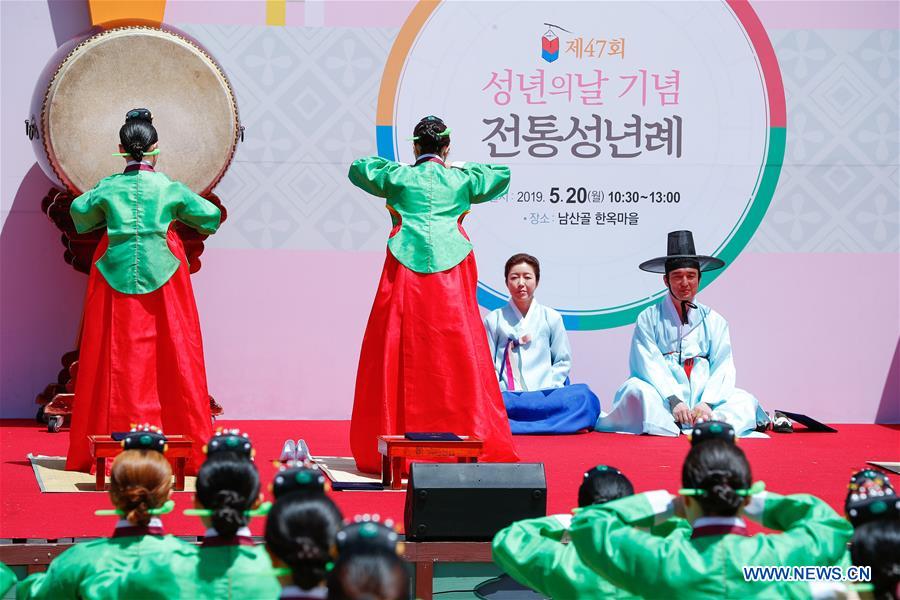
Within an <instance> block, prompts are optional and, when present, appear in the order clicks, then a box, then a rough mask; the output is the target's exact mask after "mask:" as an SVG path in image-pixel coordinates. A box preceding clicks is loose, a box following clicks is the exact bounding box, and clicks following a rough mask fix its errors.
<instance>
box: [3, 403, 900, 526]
mask: <svg viewBox="0 0 900 600" xmlns="http://www.w3.org/2000/svg"><path fill="white" fill-rule="evenodd" d="M218 425H221V426H224V427H237V428H240V429H241V430H242V431H246V432H248V433H249V434H250V436H251V438H252V439H253V441H254V443H255V444H256V447H257V456H256V462H257V464H258V465H259V467H260V470H261V474H262V478H263V481H264V482H268V481H270V480H271V478H272V476H273V474H274V472H275V466H274V465H273V464H272V461H274V460H275V459H276V458H278V454H279V452H280V451H281V445H282V442H283V441H284V440H285V439H286V438H288V437H291V438H294V439H297V438H303V439H305V440H306V441H307V442H308V443H309V446H310V449H311V451H312V453H313V454H317V455H323V456H325V455H330V456H349V455H350V446H349V437H348V433H349V427H350V424H349V422H348V421H229V420H222V421H219V422H218ZM836 427H837V428H838V430H839V432H838V433H803V432H802V431H798V432H797V433H793V434H781V435H777V434H772V437H771V438H770V439H746V440H741V441H740V446H741V448H743V449H744V450H745V451H746V452H747V455H748V456H749V458H750V463H751V465H752V467H753V474H754V477H755V478H756V479H762V480H763V481H765V482H766V485H767V487H768V488H769V489H770V490H773V491H777V492H779V493H794V492H810V493H814V494H816V495H818V496H820V497H821V498H823V499H825V500H826V501H827V502H828V503H829V504H831V505H832V506H833V507H835V508H836V509H837V510H842V506H843V501H844V496H845V493H846V485H847V479H848V478H849V476H850V473H851V472H852V471H853V470H855V469H859V468H862V467H864V466H865V464H866V461H867V460H881V461H892V460H893V461H897V460H898V458H900V426H898V425H836ZM68 437H69V436H68V433H67V431H66V430H63V431H62V432H60V433H48V432H47V431H46V428H44V427H40V426H39V425H37V424H36V423H35V422H34V421H32V420H2V421H0V460H2V466H0V497H2V509H0V539H2V540H3V541H11V540H13V539H16V540H24V539H28V540H60V539H64V538H81V537H95V536H104V535H108V534H109V532H110V530H111V528H112V525H113V523H112V520H111V519H110V518H109V517H95V516H94V515H93V513H94V510H96V509H98V508H106V507H107V506H108V502H107V499H106V495H105V494H104V493H99V492H78V493H41V491H40V488H39V487H38V483H37V481H36V480H35V476H34V472H33V470H32V467H31V465H30V463H29V461H28V458H27V455H28V454H29V453H32V454H44V455H57V456H64V455H65V453H66V448H67V445H68ZM515 442H516V448H517V450H518V452H519V456H520V458H521V460H522V461H526V462H542V463H544V465H545V469H546V474H547V487H548V506H547V509H548V512H550V513H560V512H569V511H570V510H571V509H572V508H573V507H574V506H575V502H576V490H577V487H578V484H579V482H580V479H581V474H582V472H583V471H584V470H585V469H587V468H589V467H591V466H593V465H595V464H597V463H606V464H610V465H613V466H616V467H618V468H619V469H621V470H622V471H623V472H624V473H625V474H626V475H627V476H628V477H629V478H630V479H631V480H632V481H633V482H634V486H635V489H636V490H638V491H646V490H651V489H659V488H665V489H668V490H671V491H674V490H677V489H678V488H679V487H680V477H681V463H682V461H683V459H684V456H685V454H686V453H687V451H688V447H689V443H688V441H687V439H685V438H684V437H681V438H659V437H650V436H631V435H621V434H606V433H586V434H580V435H571V436H516V438H515ZM266 493H268V491H266ZM404 493H405V492H403V491H395V492H392V491H385V492H373V491H365V492H350V491H347V492H335V493H334V494H333V497H334V499H335V501H336V502H337V504H338V505H339V506H340V508H341V510H342V511H344V514H345V515H349V516H352V515H353V514H356V513H366V512H368V513H378V514H380V515H382V517H385V518H391V519H394V520H395V521H397V522H399V523H402V520H403V501H404ZM174 497H175V501H176V503H177V507H176V510H175V512H174V513H172V514H171V515H168V516H167V517H166V518H165V525H166V529H167V530H168V531H169V532H170V533H173V534H176V535H199V534H201V533H202V531H203V529H202V526H201V525H200V522H199V520H198V519H196V518H194V517H185V516H183V515H182V514H181V510H183V509H186V508H189V507H190V506H191V494H190V493H175V495H174ZM251 529H252V531H253V533H254V534H256V535H261V533H262V530H263V521H262V520H261V519H255V520H254V521H253V522H252V524H251Z"/></svg>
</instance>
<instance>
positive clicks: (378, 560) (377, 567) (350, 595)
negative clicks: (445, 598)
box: [328, 550, 409, 600]
mask: <svg viewBox="0 0 900 600" xmlns="http://www.w3.org/2000/svg"><path fill="white" fill-rule="evenodd" d="M408 597H409V575H408V573H407V571H406V566H405V563H404V561H403V559H401V558H400V557H399V556H397V554H396V553H393V552H387V551H384V550H381V551H373V552H365V553H355V554H351V555H349V556H344V557H341V558H340V559H339V560H338V562H337V564H336V565H335V567H334V570H332V572H331V575H330V576H329V578H328V600H364V599H365V600H405V599H406V598H408Z"/></svg>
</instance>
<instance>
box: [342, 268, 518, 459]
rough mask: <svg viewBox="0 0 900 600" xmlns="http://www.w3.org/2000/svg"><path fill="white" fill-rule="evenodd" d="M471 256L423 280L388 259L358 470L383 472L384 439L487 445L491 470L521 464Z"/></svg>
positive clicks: (358, 401)
mask: <svg viewBox="0 0 900 600" xmlns="http://www.w3.org/2000/svg"><path fill="white" fill-rule="evenodd" d="M477 283H478V271H477V267H476V265H475V255H474V254H473V253H471V252H470V253H469V255H468V256H467V257H466V258H465V259H464V260H463V261H462V262H461V263H460V264H458V265H456V266H455V267H453V268H452V269H448V270H447V271H442V272H440V273H428V274H423V273H417V272H415V271H412V270H410V269H408V268H407V267H405V266H403V265H402V264H401V263H400V262H399V261H398V260H397V259H396V258H394V256H393V255H392V254H391V253H390V251H388V253H387V258H386V259H385V261H384V270H383V271H382V274H381V281H380V282H379V284H378V292H377V294H376V296H375V303H374V305H373V306H372V313H371V314H370V315H369V323H368V325H367V326H366V333H365V336H364V337H363V343H362V350H361V353H360V357H359V369H358V371H357V374H356V394H355V396H354V400H353V416H352V419H351V421H350V447H351V449H352V451H353V458H354V459H355V460H356V466H357V468H358V469H359V470H360V471H363V472H366V473H378V472H380V471H381V456H380V455H379V454H378V442H377V437H378V436H379V435H402V434H404V433H406V432H426V431H429V432H440V431H449V432H453V433H456V434H461V435H474V436H477V437H479V438H481V439H482V440H484V455H483V456H482V457H481V458H480V459H479V460H481V461H488V462H512V461H516V460H518V457H517V456H516V452H515V449H514V448H513V441H512V434H511V433H510V429H509V420H508V419H507V417H506V409H505V408H504V405H503V398H502V396H501V395H500V386H499V383H498V381H497V375H496V373H495V372H494V365H493V362H492V361H491V356H490V350H489V349H488V342H487V334H486V333H485V330H484V324H483V323H482V320H481V315H480V313H479V312H478V304H477V302H476V300H475V291H476V286H477Z"/></svg>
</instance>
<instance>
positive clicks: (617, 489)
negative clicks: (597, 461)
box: [578, 465, 634, 506]
mask: <svg viewBox="0 0 900 600" xmlns="http://www.w3.org/2000/svg"><path fill="white" fill-rule="evenodd" d="M632 494H634V486H633V485H632V484H631V481H629V480H628V478H627V477H625V475H623V474H622V472H621V471H619V470H618V469H616V468H615V467H609V466H606V465H598V466H596V467H594V468H593V469H591V470H590V471H588V472H587V473H585V474H584V480H583V481H582V482H581V485H580V486H579V487H578V506H590V505H591V504H604V503H605V502H609V501H610V500H617V499H618V498H624V497H625V496H631V495H632Z"/></svg>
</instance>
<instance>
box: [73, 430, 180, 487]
mask: <svg viewBox="0 0 900 600" xmlns="http://www.w3.org/2000/svg"><path fill="white" fill-rule="evenodd" d="M88 442H89V443H90V447H91V456H93V457H94V458H95V459H96V460H97V480H96V485H95V486H94V489H96V490H97V491H98V492H102V491H103V490H104V489H106V459H107V458H114V457H116V456H118V455H119V453H120V452H122V442H121V441H116V440H114V439H112V436H109V435H89V436H88ZM166 444H167V445H168V449H167V450H166V458H168V459H175V489H176V490H178V491H179V492H180V491H183V490H184V467H185V465H186V463H187V459H188V458H190V457H191V453H192V452H193V447H194V440H192V439H191V438H189V437H188V436H186V435H167V436H166Z"/></svg>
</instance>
